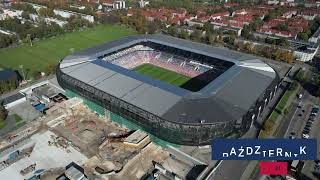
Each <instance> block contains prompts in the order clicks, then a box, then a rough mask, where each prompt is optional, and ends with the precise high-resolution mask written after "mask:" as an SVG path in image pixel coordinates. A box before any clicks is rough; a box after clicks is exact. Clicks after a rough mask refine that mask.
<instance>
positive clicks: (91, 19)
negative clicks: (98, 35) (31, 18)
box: [29, 3, 94, 23]
mask: <svg viewBox="0 0 320 180" xmlns="http://www.w3.org/2000/svg"><path fill="white" fill-rule="evenodd" d="M29 4H31V5H32V7H33V8H34V9H36V10H39V9H41V8H47V7H46V6H42V5H39V4H32V3H29ZM53 12H54V14H55V15H59V16H62V17H64V18H70V17H71V16H79V17H81V18H82V19H85V20H87V21H89V22H91V23H93V22H94V17H93V16H91V15H87V14H82V13H78V12H73V11H67V10H62V9H54V10H53Z"/></svg>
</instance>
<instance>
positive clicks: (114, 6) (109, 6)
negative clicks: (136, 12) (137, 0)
mask: <svg viewBox="0 0 320 180" xmlns="http://www.w3.org/2000/svg"><path fill="white" fill-rule="evenodd" d="M102 6H103V9H104V10H105V11H111V10H118V9H125V8H126V2H125V1H124V0H117V1H112V2H106V3H102Z"/></svg>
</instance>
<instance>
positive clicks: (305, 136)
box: [302, 134, 310, 139]
mask: <svg viewBox="0 0 320 180" xmlns="http://www.w3.org/2000/svg"><path fill="white" fill-rule="evenodd" d="M309 137H310V135H309V134H302V138H304V139H309Z"/></svg>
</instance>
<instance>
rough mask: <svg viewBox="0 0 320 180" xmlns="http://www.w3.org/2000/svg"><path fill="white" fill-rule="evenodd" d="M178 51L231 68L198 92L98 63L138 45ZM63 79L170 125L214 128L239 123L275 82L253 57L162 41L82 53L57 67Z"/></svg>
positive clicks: (131, 40) (115, 44) (128, 40)
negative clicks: (202, 124)
mask: <svg viewBox="0 0 320 180" xmlns="http://www.w3.org/2000/svg"><path fill="white" fill-rule="evenodd" d="M148 41H149V42H153V43H158V44H162V45H166V46H169V47H174V48H177V49H182V50H186V51H190V52H194V53H198V54H202V55H206V56H209V57H213V58H216V59H221V60H224V61H229V62H232V63H234V65H233V66H232V67H231V68H229V69H228V70H227V71H226V72H224V73H223V74H221V75H220V76H219V77H217V78H216V79H215V80H213V81H212V82H210V83H209V84H208V85H206V86H205V87H204V88H202V89H201V90H200V91H197V92H191V91H188V90H186V89H182V88H179V87H176V86H174V85H171V84H168V83H165V82H162V81H158V80H154V79H151V78H150V77H147V76H144V75H142V74H139V73H136V72H134V71H131V70H128V69H125V68H123V67H120V66H117V65H114V64H111V63H109V62H107V61H103V60H101V59H99V58H98V57H101V56H103V55H105V54H108V53H111V52H114V51H117V50H120V49H123V48H126V47H129V46H132V45H134V44H137V43H141V42H148ZM60 69H61V71H62V72H63V73H65V74H68V75H70V76H72V77H73V78H76V79H78V80H80V81H82V82H84V83H86V84H89V85H91V86H93V87H95V88H97V89H100V90H102V91H104V92H106V93H108V94H110V95H112V96H115V97H117V98H120V99H122V100H124V101H126V102H128V103H130V104H133V105H135V106H137V107H139V108H141V109H144V110H146V111H148V112H150V113H152V114H155V115H157V116H159V117H162V118H163V119H165V120H168V121H175V122H179V123H195V124H197V123H199V122H200V121H201V120H205V123H217V122H225V121H231V120H232V121H233V120H238V119H240V118H241V117H242V116H243V115H245V114H246V113H247V112H248V109H249V108H250V107H251V106H252V105H253V104H255V102H256V101H257V99H258V98H259V97H260V95H261V94H262V93H263V92H264V91H265V89H266V88H267V87H268V86H269V85H270V84H271V82H272V81H273V80H274V79H275V78H276V76H277V74H276V72H275V71H274V70H273V69H272V68H271V67H270V66H269V65H267V64H265V63H263V62H262V61H261V60H259V59H257V58H256V57H255V56H251V55H247V54H244V53H239V52H235V51H231V50H227V49H224V48H218V47H212V46H208V45H204V44H200V43H195V42H191V41H187V40H182V39H178V38H174V37H170V36H166V35H160V34H157V35H137V36H128V37H125V38H122V39H119V40H116V41H112V42H108V43H106V44H103V45H100V46H97V47H94V48H90V49H86V50H83V51H80V52H77V53H75V54H72V55H70V56H67V57H66V58H65V59H63V60H62V61H61V62H60Z"/></svg>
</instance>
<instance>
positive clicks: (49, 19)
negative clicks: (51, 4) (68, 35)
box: [30, 14, 68, 27]
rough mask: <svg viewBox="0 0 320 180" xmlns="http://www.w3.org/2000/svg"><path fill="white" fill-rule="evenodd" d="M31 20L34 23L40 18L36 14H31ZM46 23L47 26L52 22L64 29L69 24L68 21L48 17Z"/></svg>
mask: <svg viewBox="0 0 320 180" xmlns="http://www.w3.org/2000/svg"><path fill="white" fill-rule="evenodd" d="M30 19H31V20H32V21H34V22H38V21H39V20H40V17H39V16H38V15H36V14H30ZM44 20H45V22H46V23H47V24H51V23H52V22H54V23H56V24H58V25H59V26H60V27H63V26H64V25H66V24H67V23H68V22H67V21H62V20H59V19H56V18H50V17H46V18H44Z"/></svg>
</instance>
